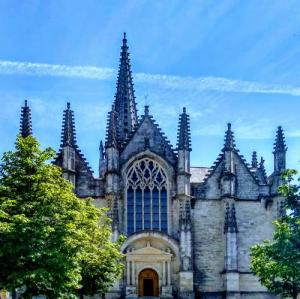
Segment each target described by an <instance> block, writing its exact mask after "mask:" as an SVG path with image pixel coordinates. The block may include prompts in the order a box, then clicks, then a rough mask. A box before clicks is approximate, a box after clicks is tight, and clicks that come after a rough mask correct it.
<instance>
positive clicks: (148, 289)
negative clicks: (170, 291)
mask: <svg viewBox="0 0 300 299" xmlns="http://www.w3.org/2000/svg"><path fill="white" fill-rule="evenodd" d="M139 296H155V297H158V296H159V285H158V275H157V273H156V271H154V270H152V269H144V270H143V271H141V272H140V274H139Z"/></svg>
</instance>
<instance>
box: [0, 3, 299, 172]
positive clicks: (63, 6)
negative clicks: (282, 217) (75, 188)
mask: <svg viewBox="0 0 300 299" xmlns="http://www.w3.org/2000/svg"><path fill="white" fill-rule="evenodd" d="M124 31H126V32H127V34H128V43H129V47H130V53H131V61H132V69H133V72H134V82H135V89H136V97H137V102H138V108H139V111H140V113H142V112H143V106H144V105H145V103H147V104H148V105H150V112H151V114H153V115H154V117H155V119H156V120H157V122H158V123H159V125H160V126H161V128H162V129H163V131H165V133H166V135H167V136H168V138H169V139H170V140H171V142H172V143H173V144H174V145H175V143H176V130H177V122H178V114H179V113H180V112H181V110H182V107H183V106H186V107H187V110H188V112H189V113H190V115H191V130H192V142H193V152H192V165H193V166H211V165H212V163H213V162H214V160H215V159H216V157H217V155H218V153H219V152H220V150H221V148H222V145H223V136H224V131H225V129H226V123H227V122H231V123H232V126H233V130H234V132H235V136H236V144H237V147H238V148H239V149H240V150H241V153H242V154H243V155H244V156H245V157H246V159H247V160H248V161H249V160H250V156H251V152H252V151H253V150H257V152H258V155H263V156H264V158H265V159H266V167H267V170H268V172H269V173H270V172H271V171H272V170H273V155H272V147H273V141H274V136H275V131H276V127H277V126H278V125H282V126H283V128H284V131H285V134H286V137H287V144H288V148H289V149H288V154H287V164H288V167H291V168H298V169H299V168H300V166H299V165H300V164H299V160H300V121H299V110H300V5H299V1H289V0H285V1H279V0H278V1H276V0H273V1H271V0H269V1H262V0H259V1H255V0H250V1H229V0H228V1H196V0H194V1H189V0H187V1H182V0H178V1H177V0H172V1H169V0H160V1H156V0H128V1H121V0H120V1H113V0H112V1H100V0H94V1H93V0H85V1H75V0H72V1H71V0H64V1H63V0H61V1H59V0H56V1H51V0H48V1H42V0H41V1H38V0H27V1H20V0H15V1H14V0H9V1H8V0H7V1H6V0H1V1H0V45H1V46H0V103H1V109H0V139H1V147H0V152H1V153H2V152H3V151H6V150H9V149H12V148H13V145H14V140H15V136H16V134H17V132H18V126H19V114H20V106H21V105H22V103H23V102H24V100H25V99H28V101H29V104H30V106H31V108H32V114H33V131H34V135H35V136H36V137H37V138H38V139H39V140H40V142H41V144H42V146H43V147H44V146H49V145H50V146H52V147H53V148H55V149H58V146H59V140H60V130H61V121H62V110H63V109H64V107H65V106H66V102H67V101H70V102H71V107H72V108H73V109H74V110H75V118H76V129H77V139H78V144H79V146H80V148H81V149H82V152H83V153H84V154H85V156H86V157H87V159H88V161H89V162H90V164H91V166H92V168H93V169H94V170H95V173H97V167H98V166H97V164H98V162H97V161H98V144H99V140H100V139H101V138H104V136H105V125H106V114H107V112H108V110H109V107H110V105H111V103H112V101H113V99H114V93H115V82H116V68H117V67H118V63H119V52H120V46H121V39H122V33H123V32H124ZM145 95H147V99H145Z"/></svg>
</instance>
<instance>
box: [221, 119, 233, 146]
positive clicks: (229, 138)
mask: <svg viewBox="0 0 300 299" xmlns="http://www.w3.org/2000/svg"><path fill="white" fill-rule="evenodd" d="M224 141H225V143H224V148H223V151H224V152H225V151H232V150H234V149H235V141H234V134H233V132H232V131H231V123H228V124H227V131H226V132H225V140H224Z"/></svg>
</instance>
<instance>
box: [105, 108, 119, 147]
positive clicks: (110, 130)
mask: <svg viewBox="0 0 300 299" xmlns="http://www.w3.org/2000/svg"><path fill="white" fill-rule="evenodd" d="M117 121H118V117H117V113H116V109H115V106H114V105H112V108H111V111H110V112H108V116H107V129H106V143H105V146H106V148H108V147H114V148H118V133H117V126H118V125H117Z"/></svg>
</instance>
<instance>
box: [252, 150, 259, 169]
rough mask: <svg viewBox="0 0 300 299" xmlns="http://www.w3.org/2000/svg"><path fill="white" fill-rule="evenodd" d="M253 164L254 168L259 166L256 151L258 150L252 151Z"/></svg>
mask: <svg viewBox="0 0 300 299" xmlns="http://www.w3.org/2000/svg"><path fill="white" fill-rule="evenodd" d="M251 166H252V168H257V166H258V162H257V153H256V151H254V152H253V153H252V161H251Z"/></svg>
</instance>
